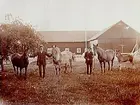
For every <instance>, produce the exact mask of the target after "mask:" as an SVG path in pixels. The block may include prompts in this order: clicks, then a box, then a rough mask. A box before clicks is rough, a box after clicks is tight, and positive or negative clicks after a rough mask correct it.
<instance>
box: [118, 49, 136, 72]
mask: <svg viewBox="0 0 140 105" xmlns="http://www.w3.org/2000/svg"><path fill="white" fill-rule="evenodd" d="M116 57H117V59H118V62H119V69H120V70H121V68H122V67H121V64H122V63H123V62H127V61H129V62H130V63H131V64H132V66H134V62H133V59H134V57H133V55H130V54H121V52H120V50H116Z"/></svg>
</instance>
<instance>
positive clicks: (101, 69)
mask: <svg viewBox="0 0 140 105" xmlns="http://www.w3.org/2000/svg"><path fill="white" fill-rule="evenodd" d="M100 67H101V73H102V72H103V68H102V62H101V61H100Z"/></svg>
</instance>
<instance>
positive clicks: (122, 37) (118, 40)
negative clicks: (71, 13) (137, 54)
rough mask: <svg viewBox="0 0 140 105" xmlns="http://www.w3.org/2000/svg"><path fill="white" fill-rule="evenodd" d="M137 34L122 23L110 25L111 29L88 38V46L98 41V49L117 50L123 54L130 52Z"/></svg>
mask: <svg viewBox="0 0 140 105" xmlns="http://www.w3.org/2000/svg"><path fill="white" fill-rule="evenodd" d="M138 34H139V33H138V32H137V31H136V30H134V29H133V28H131V27H130V26H129V25H127V24H125V23H124V22H123V21H119V22H118V23H116V24H114V25H112V26H111V27H109V28H107V29H105V30H103V31H101V32H98V33H97V34H96V35H93V37H92V38H90V39H89V40H88V41H89V45H90V46H92V44H93V42H95V41H98V44H99V46H100V47H102V48H104V49H119V50H121V51H122V52H123V53H128V52H131V51H132V50H133V48H134V46H135V44H136V41H137V39H138Z"/></svg>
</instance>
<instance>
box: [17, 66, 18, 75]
mask: <svg viewBox="0 0 140 105" xmlns="http://www.w3.org/2000/svg"><path fill="white" fill-rule="evenodd" d="M17 75H18V67H17Z"/></svg>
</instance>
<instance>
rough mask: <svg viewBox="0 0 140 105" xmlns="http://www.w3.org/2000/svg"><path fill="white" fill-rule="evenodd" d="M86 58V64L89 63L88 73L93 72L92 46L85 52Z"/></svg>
mask: <svg viewBox="0 0 140 105" xmlns="http://www.w3.org/2000/svg"><path fill="white" fill-rule="evenodd" d="M84 58H85V60H86V62H85V63H86V65H87V74H91V73H92V63H93V53H92V51H91V48H88V51H87V52H85V55H84ZM89 68H90V73H89Z"/></svg>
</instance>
